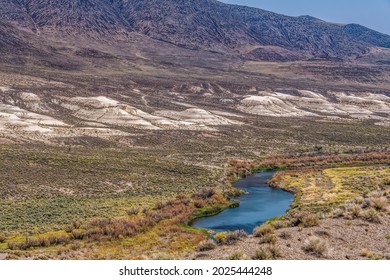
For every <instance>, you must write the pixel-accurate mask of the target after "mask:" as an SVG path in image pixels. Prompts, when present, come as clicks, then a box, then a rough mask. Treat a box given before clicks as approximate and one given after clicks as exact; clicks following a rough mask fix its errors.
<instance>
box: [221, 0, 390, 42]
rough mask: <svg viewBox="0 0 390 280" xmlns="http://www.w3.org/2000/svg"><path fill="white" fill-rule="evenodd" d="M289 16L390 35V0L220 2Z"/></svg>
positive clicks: (238, 0) (233, 0)
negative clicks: (344, 24) (363, 28)
mask: <svg viewBox="0 0 390 280" xmlns="http://www.w3.org/2000/svg"><path fill="white" fill-rule="evenodd" d="M220 1H222V2H225V3H229V4H238V5H245V6H251V7H257V8H261V9H264V10H269V11H273V12H276V13H280V14H285V15H289V16H300V15H311V16H314V17H317V18H320V19H323V20H326V21H329V22H339V23H358V24H361V25H364V26H366V27H369V28H372V29H374V30H377V31H380V32H383V33H386V34H389V35H390V0H220Z"/></svg>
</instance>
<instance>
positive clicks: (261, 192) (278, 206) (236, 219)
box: [191, 172, 294, 233]
mask: <svg viewBox="0 0 390 280" xmlns="http://www.w3.org/2000/svg"><path fill="white" fill-rule="evenodd" d="M273 175H274V172H262V173H256V174H253V175H251V176H248V177H246V178H244V179H240V180H238V181H237V182H235V183H234V187H236V188H240V189H242V190H244V191H245V192H246V194H243V195H241V196H240V197H239V202H240V207H238V208H228V209H226V210H224V211H223V212H221V213H219V214H217V215H215V216H211V217H203V218H199V219H197V220H195V221H194V222H193V223H192V224H191V226H192V227H195V228H205V229H210V230H213V231H215V232H220V231H233V230H237V229H243V230H245V231H246V232H247V233H252V232H253V229H254V228H255V227H257V226H259V225H261V224H263V223H264V222H266V221H267V220H269V219H271V218H274V217H276V216H280V215H283V214H284V213H285V212H286V211H287V209H288V208H289V207H290V205H291V203H292V202H293V200H294V195H293V194H291V193H289V192H286V191H283V190H279V189H275V188H271V187H270V186H269V185H268V184H267V181H268V180H269V179H270V178H272V176H273Z"/></svg>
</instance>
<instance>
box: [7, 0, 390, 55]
mask: <svg viewBox="0 0 390 280" xmlns="http://www.w3.org/2000/svg"><path fill="white" fill-rule="evenodd" d="M0 5H1V6H0V7H1V8H0V21H2V22H6V23H8V24H12V25H13V26H15V27H17V28H19V29H23V30H27V31H30V32H32V33H35V34H43V35H40V36H42V37H45V34H53V33H54V34H56V35H57V36H59V37H61V36H62V35H63V34H66V35H74V34H79V35H80V34H81V35H88V36H91V37H94V38H96V39H97V40H100V39H103V38H104V39H106V40H107V39H108V40H112V38H113V36H114V37H115V38H117V37H119V38H120V37H121V36H122V37H126V36H128V34H131V33H138V34H142V35H144V36H147V37H149V38H152V39H155V40H159V41H164V42H168V43H172V44H174V45H176V46H179V47H182V48H187V49H195V50H197V49H199V50H200V49H202V50H211V51H218V52H223V53H235V54H237V55H241V56H243V57H244V58H249V59H259V60H298V59H310V58H321V59H331V58H337V59H353V58H356V57H360V56H361V55H364V54H366V53H368V52H369V51H370V48H372V47H382V48H390V36H388V35H386V34H382V33H379V32H376V31H373V30H371V29H368V28H366V27H363V26H360V25H356V24H347V25H339V24H332V23H328V22H325V21H322V20H320V19H316V18H313V17H311V16H300V17H289V16H285V15H280V14H276V13H273V12H269V11H265V10H262V9H258V8H251V7H245V6H238V5H229V4H224V3H222V2H219V1H215V0H188V1H183V0H160V1H157V0H144V1H140V0H69V1H65V0H34V1H32V0H19V1H12V0H1V1H0ZM115 38H114V39H113V40H115Z"/></svg>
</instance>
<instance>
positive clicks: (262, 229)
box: [253, 224, 275, 237]
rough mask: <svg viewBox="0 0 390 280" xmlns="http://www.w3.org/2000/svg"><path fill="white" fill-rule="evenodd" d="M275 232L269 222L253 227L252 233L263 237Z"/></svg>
mask: <svg viewBox="0 0 390 280" xmlns="http://www.w3.org/2000/svg"><path fill="white" fill-rule="evenodd" d="M274 232H275V228H274V227H273V226H272V225H270V224H264V225H261V226H259V227H257V228H255V229H254V231H253V235H254V236H256V237H263V236H266V235H269V234H272V233H274Z"/></svg>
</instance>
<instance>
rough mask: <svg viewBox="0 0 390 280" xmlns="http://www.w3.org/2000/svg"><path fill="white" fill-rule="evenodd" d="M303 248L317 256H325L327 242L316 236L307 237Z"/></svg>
mask: <svg viewBox="0 0 390 280" xmlns="http://www.w3.org/2000/svg"><path fill="white" fill-rule="evenodd" d="M303 250H304V251H305V252H307V253H309V254H313V255H315V256H317V257H321V256H325V254H326V253H327V251H328V245H327V243H326V242H325V241H324V240H322V239H320V238H318V237H314V236H312V237H309V238H308V239H306V240H305V242H304V244H303Z"/></svg>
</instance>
